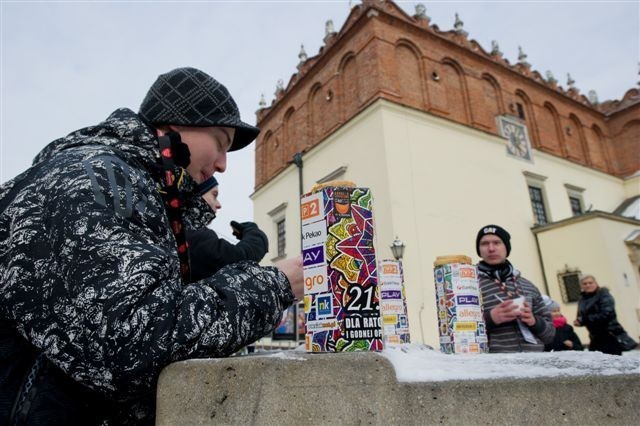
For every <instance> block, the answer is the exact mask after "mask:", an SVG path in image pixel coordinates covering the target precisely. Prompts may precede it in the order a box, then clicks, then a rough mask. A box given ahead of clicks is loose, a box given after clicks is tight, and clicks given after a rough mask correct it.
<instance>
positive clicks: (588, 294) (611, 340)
mask: <svg viewBox="0 0 640 426" xmlns="http://www.w3.org/2000/svg"><path fill="white" fill-rule="evenodd" d="M580 289H581V290H582V294H581V295H580V300H579V301H578V318H577V319H576V320H575V321H574V322H573V325H575V326H576V327H581V326H585V327H587V330H589V338H590V339H591V342H590V343H589V350H590V351H600V352H603V353H605V354H611V355H622V348H621V347H620V344H619V343H618V340H617V339H616V336H617V335H619V334H622V333H624V332H625V331H624V329H623V328H622V326H621V325H620V323H619V322H618V320H617V319H616V310H615V304H614V301H613V296H611V294H610V293H609V290H608V289H606V288H602V287H600V286H599V285H598V282H597V281H596V279H595V277H594V276H593V275H585V276H584V277H582V279H581V280H580Z"/></svg>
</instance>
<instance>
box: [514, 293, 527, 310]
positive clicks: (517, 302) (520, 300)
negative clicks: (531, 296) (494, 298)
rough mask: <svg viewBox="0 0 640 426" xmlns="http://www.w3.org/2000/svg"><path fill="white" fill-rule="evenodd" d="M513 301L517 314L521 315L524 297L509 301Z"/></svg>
mask: <svg viewBox="0 0 640 426" xmlns="http://www.w3.org/2000/svg"><path fill="white" fill-rule="evenodd" d="M511 300H512V301H513V305H514V306H515V307H517V308H518V309H517V310H516V312H517V313H521V312H522V309H523V308H524V302H525V300H526V299H525V297H524V296H519V297H516V298H515V299H511Z"/></svg>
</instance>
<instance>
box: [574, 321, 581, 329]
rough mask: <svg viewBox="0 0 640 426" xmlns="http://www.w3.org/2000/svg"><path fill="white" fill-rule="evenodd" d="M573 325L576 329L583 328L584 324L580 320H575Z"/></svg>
mask: <svg viewBox="0 0 640 426" xmlns="http://www.w3.org/2000/svg"><path fill="white" fill-rule="evenodd" d="M573 325H574V326H576V327H582V323H581V322H580V320H574V321H573Z"/></svg>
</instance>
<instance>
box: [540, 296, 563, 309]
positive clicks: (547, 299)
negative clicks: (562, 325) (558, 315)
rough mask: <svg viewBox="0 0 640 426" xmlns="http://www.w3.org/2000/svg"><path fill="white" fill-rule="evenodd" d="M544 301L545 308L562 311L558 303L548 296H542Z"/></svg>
mask: <svg viewBox="0 0 640 426" xmlns="http://www.w3.org/2000/svg"><path fill="white" fill-rule="evenodd" d="M542 301H543V302H544V307H545V308H547V309H548V310H550V311H553V310H554V309H560V305H559V304H558V302H556V301H554V300H553V299H552V298H550V297H549V296H547V295H546V294H543V295H542Z"/></svg>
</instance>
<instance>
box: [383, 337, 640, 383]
mask: <svg viewBox="0 0 640 426" xmlns="http://www.w3.org/2000/svg"><path fill="white" fill-rule="evenodd" d="M381 355H382V356H384V357H386V358H387V359H389V361H391V363H392V364H393V367H394V369H395V371H396V376H397V378H398V381H400V382H438V381H446V380H476V379H497V378H507V377H517V378H523V377H528V378H531V377H558V376H592V375H602V376H606V375H615V374H640V350H635V351H631V352H625V353H624V355H623V356H615V355H605V354H603V353H601V352H577V351H564V352H538V353H512V354H456V355H447V354H443V353H441V352H440V351H437V350H434V349H432V348H430V347H428V346H425V345H419V344H410V345H402V346H400V347H395V348H387V349H385V350H383V351H382V352H381Z"/></svg>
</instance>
